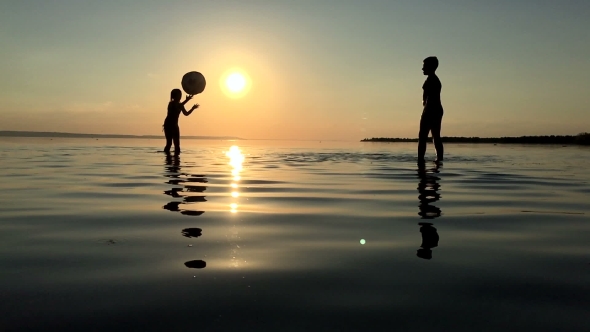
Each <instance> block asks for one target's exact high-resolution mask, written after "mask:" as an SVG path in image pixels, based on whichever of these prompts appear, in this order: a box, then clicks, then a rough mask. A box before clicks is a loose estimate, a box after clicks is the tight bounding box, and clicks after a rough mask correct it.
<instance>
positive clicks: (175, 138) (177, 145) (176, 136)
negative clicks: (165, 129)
mask: <svg viewBox="0 0 590 332" xmlns="http://www.w3.org/2000/svg"><path fill="white" fill-rule="evenodd" d="M172 140H173V141H174V154H179V153H180V128H178V126H176V128H174V135H173V136H172Z"/></svg>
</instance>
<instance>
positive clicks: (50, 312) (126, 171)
mask: <svg viewBox="0 0 590 332" xmlns="http://www.w3.org/2000/svg"><path fill="white" fill-rule="evenodd" d="M162 144H163V142H161V141H154V140H108V139H100V140H93V139H52V140H51V139H45V138H43V139H28V138H14V139H6V138H5V139H2V140H0V160H1V161H0V165H1V166H2V169H3V176H2V182H1V188H2V190H1V191H0V202H1V204H0V266H1V267H2V273H1V274H0V294H2V300H3V301H1V304H0V310H1V312H2V315H1V316H0V330H2V331H16V330H19V331H20V330H61V331H65V330H68V331H80V330H91V331H107V330H108V331H113V330H116V331H132V330H135V331H188V330H203V331H233V330H240V331H303V330H305V331H359V330H367V331H391V330H395V331H410V330H411V331H432V330H440V331H498V330H508V331H512V330H514V331H523V330H527V331H528V330H536V331H587V330H588V328H589V326H590V319H589V318H588V312H590V310H589V309H590V305H589V304H588V303H589V301H588V299H589V298H590V287H589V286H588V285H589V284H590V257H589V255H588V253H589V252H590V241H589V240H588V239H589V238H590V224H589V218H588V216H589V214H590V203H588V202H590V200H589V199H588V198H589V196H590V195H589V194H590V184H589V182H590V175H589V174H588V172H587V168H588V167H587V165H588V162H589V161H590V149H588V148H584V147H575V146H568V147H562V146H517V145H508V146H505V145H498V146H494V145H483V144H482V145H468V144H465V145H461V144H455V145H451V144H448V145H447V146H446V149H447V151H448V154H447V159H446V161H445V163H444V165H442V167H436V166H435V165H434V164H432V163H428V164H427V165H426V168H425V169H424V170H419V169H418V168H417V167H416V164H415V162H414V158H415V155H414V154H415V145H414V144H404V143H400V144H382V143H381V144H379V143H355V142H286V141H234V142H232V141H196V140H195V141H190V140H186V141H183V145H184V147H183V154H182V155H181V156H180V157H179V158H176V157H166V156H165V155H164V154H162V153H156V152H155V151H156V150H158V149H161V148H162V147H161V145H162ZM232 146H235V147H233V148H232ZM431 149H432V147H431V146H429V153H432V150H431Z"/></svg>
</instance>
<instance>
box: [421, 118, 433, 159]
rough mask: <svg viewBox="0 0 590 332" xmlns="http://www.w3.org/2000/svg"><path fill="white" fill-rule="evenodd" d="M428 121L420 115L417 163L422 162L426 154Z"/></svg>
mask: <svg viewBox="0 0 590 332" xmlns="http://www.w3.org/2000/svg"><path fill="white" fill-rule="evenodd" d="M430 122H431V121H430V119H429V117H428V115H425V114H422V117H421V118H420V132H418V162H423V161H424V155H425V154H426V141H427V140H428V133H429V132H430Z"/></svg>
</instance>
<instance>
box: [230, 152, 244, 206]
mask: <svg viewBox="0 0 590 332" xmlns="http://www.w3.org/2000/svg"><path fill="white" fill-rule="evenodd" d="M225 155H226V156H227V157H228V158H229V165H230V166H231V167H232V171H231V175H232V181H233V182H232V183H231V188H232V192H231V196H232V197H233V198H238V197H240V192H239V191H238V189H239V184H238V182H239V181H240V179H241V177H240V172H241V171H242V169H243V167H242V164H243V163H244V159H245V157H244V155H243V154H242V151H241V150H240V148H239V147H238V146H237V145H232V146H231V147H230V148H229V150H228V151H227V152H226V153H225ZM238 206H239V205H238V203H236V201H234V202H232V203H231V204H230V205H229V207H230V211H231V212H232V213H236V212H238Z"/></svg>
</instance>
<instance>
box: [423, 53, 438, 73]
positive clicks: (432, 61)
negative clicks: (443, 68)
mask: <svg viewBox="0 0 590 332" xmlns="http://www.w3.org/2000/svg"><path fill="white" fill-rule="evenodd" d="M436 68H438V59H437V57H435V56H429V57H428V58H426V59H424V61H423V64H422V72H423V73H424V75H430V74H434V72H435V71H436Z"/></svg>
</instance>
